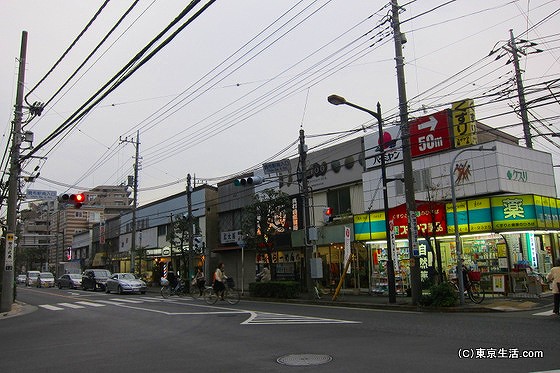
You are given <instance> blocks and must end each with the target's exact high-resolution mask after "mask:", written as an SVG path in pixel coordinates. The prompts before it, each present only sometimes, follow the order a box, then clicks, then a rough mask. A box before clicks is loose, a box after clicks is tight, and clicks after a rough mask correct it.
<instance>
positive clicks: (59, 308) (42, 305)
mask: <svg viewBox="0 0 560 373" xmlns="http://www.w3.org/2000/svg"><path fill="white" fill-rule="evenodd" d="M39 307H41V308H45V309H47V310H49V311H60V310H63V309H64V308H62V307H57V306H53V305H51V304H40V305H39Z"/></svg>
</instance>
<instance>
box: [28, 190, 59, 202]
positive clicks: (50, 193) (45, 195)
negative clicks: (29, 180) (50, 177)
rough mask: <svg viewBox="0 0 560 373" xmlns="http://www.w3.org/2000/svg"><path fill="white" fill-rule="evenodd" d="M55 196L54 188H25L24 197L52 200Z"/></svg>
mask: <svg viewBox="0 0 560 373" xmlns="http://www.w3.org/2000/svg"><path fill="white" fill-rule="evenodd" d="M56 198H57V193H56V190H35V189H27V191H26V192H25V199H42V200H49V201H53V200H55V199H56Z"/></svg>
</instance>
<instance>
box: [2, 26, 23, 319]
mask: <svg viewBox="0 0 560 373" xmlns="http://www.w3.org/2000/svg"><path fill="white" fill-rule="evenodd" d="M26 55H27V31H23V32H22V33H21V49H20V57H19V71H18V84H17V93H16V105H15V110H14V121H13V128H12V151H11V157H10V178H9V182H8V210H7V213H6V219H7V222H6V223H7V231H6V237H5V240H4V249H5V255H4V267H3V268H2V269H3V275H2V298H1V299H0V312H8V311H10V310H11V309H12V304H13V298H14V257H15V253H16V238H15V232H16V217H17V201H18V195H19V175H20V171H21V168H20V159H19V156H20V148H19V147H20V143H21V123H22V118H23V90H24V86H25V58H26Z"/></svg>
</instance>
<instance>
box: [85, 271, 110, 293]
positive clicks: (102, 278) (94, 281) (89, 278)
mask: <svg viewBox="0 0 560 373" xmlns="http://www.w3.org/2000/svg"><path fill="white" fill-rule="evenodd" d="M110 276H111V272H110V271H108V270H106V269H96V268H94V269H86V270H85V271H84V273H83V274H82V289H84V290H91V291H96V290H97V289H100V290H105V284H106V283H107V279H108V278H109V277H110Z"/></svg>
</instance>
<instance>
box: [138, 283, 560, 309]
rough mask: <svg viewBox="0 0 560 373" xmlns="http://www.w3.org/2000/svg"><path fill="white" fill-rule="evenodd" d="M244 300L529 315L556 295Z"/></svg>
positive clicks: (548, 304) (549, 304)
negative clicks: (428, 301)
mask: <svg viewBox="0 0 560 373" xmlns="http://www.w3.org/2000/svg"><path fill="white" fill-rule="evenodd" d="M159 290H160V289H159V287H149V288H148V293H152V294H153V293H157V294H159ZM241 299H242V300H243V299H246V300H252V301H257V302H258V301H264V302H279V303H302V304H320V305H329V306H341V307H362V308H374V309H392V310H403V311H405V310H406V311H419V312H512V311H528V310H533V309H541V308H542V309H546V308H547V307H548V308H550V309H552V292H545V293H542V294H541V295H540V297H537V296H534V297H531V296H530V295H529V294H523V293H522V294H514V295H511V296H507V297H506V296H503V295H493V294H492V295H490V294H486V298H485V299H484V301H483V302H482V303H480V304H475V303H473V302H471V301H470V299H468V298H466V299H465V304H464V305H463V306H455V307H422V306H415V305H412V299H411V298H410V297H405V296H397V298H396V302H395V303H389V297H388V296H387V295H370V294H367V293H361V294H359V295H355V294H353V293H351V292H346V293H341V294H340V295H339V296H338V298H337V299H336V300H332V295H331V294H325V295H322V296H321V299H311V298H308V297H307V294H301V295H300V297H299V298H295V299H277V298H256V297H251V295H250V294H249V291H246V292H245V293H244V294H243V296H242V297H241Z"/></svg>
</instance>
